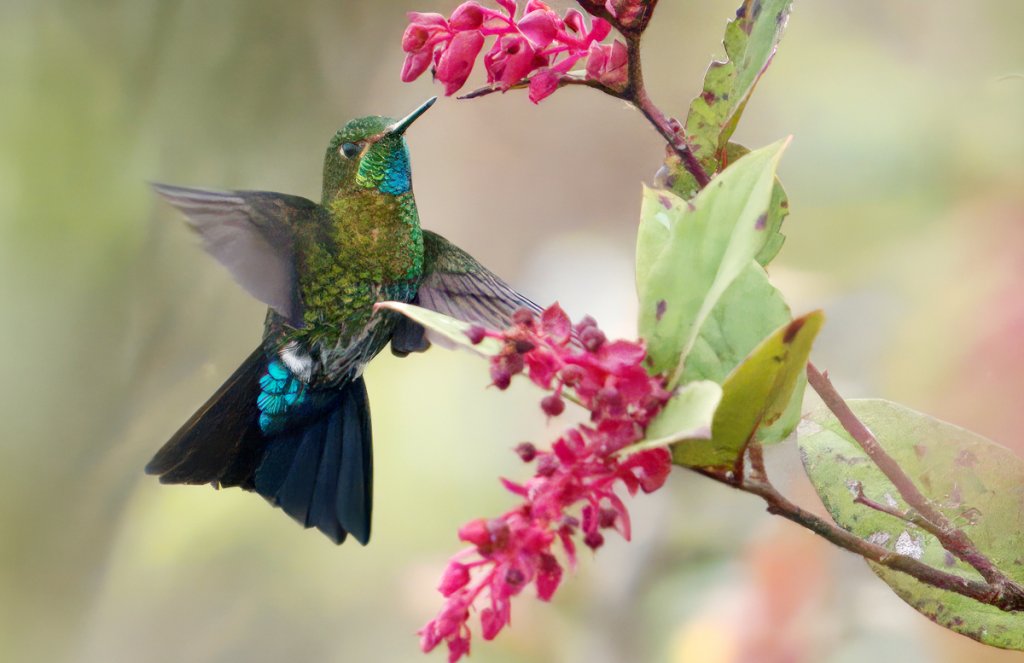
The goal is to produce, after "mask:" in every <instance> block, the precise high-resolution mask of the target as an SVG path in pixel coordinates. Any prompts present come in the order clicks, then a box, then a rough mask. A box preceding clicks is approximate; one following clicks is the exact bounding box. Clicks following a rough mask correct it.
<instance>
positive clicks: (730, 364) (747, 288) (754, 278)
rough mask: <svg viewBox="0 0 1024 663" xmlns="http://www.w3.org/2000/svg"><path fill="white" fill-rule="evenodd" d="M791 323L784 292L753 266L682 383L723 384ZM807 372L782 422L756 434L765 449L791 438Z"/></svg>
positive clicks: (710, 324)
mask: <svg viewBox="0 0 1024 663" xmlns="http://www.w3.org/2000/svg"><path fill="white" fill-rule="evenodd" d="M790 319H791V315H790V311H789V306H787V305H786V302H785V300H784V299H783V298H782V293H780V292H779V291H778V289H777V288H776V287H775V286H773V285H772V284H771V283H770V282H769V281H768V275H767V274H766V273H765V271H764V268H762V267H761V266H760V265H759V264H757V263H756V262H753V261H751V263H750V264H749V265H748V266H747V269H745V270H744V271H743V272H742V273H741V274H740V275H739V276H738V277H736V280H735V281H733V283H732V285H730V286H729V289H728V290H726V291H725V294H724V295H722V298H721V299H720V300H719V302H718V304H717V305H716V306H715V308H714V309H713V310H712V311H711V315H709V316H708V319H707V321H706V322H705V323H704V326H703V327H701V330H700V336H699V337H698V338H697V342H696V343H694V346H693V351H692V352H690V356H689V358H688V359H687V360H686V367H685V369H684V371H683V379H682V382H683V383H686V382H689V381H691V380H702V379H707V380H714V381H715V382H718V383H721V382H723V381H724V380H725V378H726V376H728V375H729V373H731V372H732V370H733V369H734V368H736V366H738V365H739V363H740V362H741V361H743V360H744V359H745V358H746V357H747V355H749V354H750V353H751V351H753V349H754V348H755V347H757V345H758V343H760V342H761V341H762V340H764V339H765V338H767V337H768V335H769V334H771V333H772V332H773V331H775V330H776V329H778V328H779V327H780V326H782V325H784V324H786V323H788V322H789V321H790ZM806 383H807V378H806V377H805V375H804V374H803V373H801V374H800V377H799V378H798V379H797V385H796V388H795V389H794V390H793V396H792V398H791V401H790V405H789V407H788V408H787V410H786V411H785V413H784V414H783V415H782V417H781V418H780V419H779V420H778V421H776V422H775V423H774V424H772V425H770V426H761V427H760V428H758V430H757V439H758V441H759V442H761V443H762V444H772V443H774V442H779V441H781V440H784V439H786V438H787V437H788V436H789V434H790V433H792V432H793V429H794V428H796V426H797V424H798V423H799V422H800V410H801V406H802V405H803V398H804V386H805V385H806Z"/></svg>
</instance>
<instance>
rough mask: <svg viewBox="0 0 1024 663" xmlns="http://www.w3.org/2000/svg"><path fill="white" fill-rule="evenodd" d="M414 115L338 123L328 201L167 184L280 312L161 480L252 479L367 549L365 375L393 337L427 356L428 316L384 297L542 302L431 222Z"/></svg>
mask: <svg viewBox="0 0 1024 663" xmlns="http://www.w3.org/2000/svg"><path fill="white" fill-rule="evenodd" d="M436 99H437V98H436V97H433V98H431V99H429V100H427V101H426V102H425V103H423V104H422V105H420V106H419V107H418V108H417V109H416V110H414V111H412V112H411V113H410V114H409V115H407V116H406V117H404V118H402V119H394V118H390V117H381V116H370V117H361V118H357V119H354V120H351V121H350V122H348V123H347V124H345V125H344V126H343V127H342V128H341V129H340V130H338V131H337V133H335V135H334V137H333V138H332V139H331V141H330V143H328V145H327V152H326V154H325V156H324V169H323V190H322V194H321V199H320V202H319V203H315V202H313V201H311V200H307V199H306V198H302V197H299V196H292V195H287V194H282V193H270V192H265V191H211V190H205V189H192V188H184V187H178V186H170V185H166V184H153V185H152V186H153V188H154V189H155V190H156V192H157V193H158V194H160V196H162V197H163V198H164V199H166V200H167V202H169V203H170V204H171V205H173V206H174V207H176V208H177V209H178V210H180V211H181V212H182V213H183V214H184V216H185V219H186V221H187V222H188V225H189V226H190V227H191V229H192V230H193V231H195V232H196V233H197V234H198V235H199V237H200V239H201V242H202V245H203V248H204V249H205V250H206V251H207V252H208V253H209V254H210V255H212V256H213V257H214V258H215V259H216V260H217V261H218V262H220V263H221V264H222V265H223V266H224V267H226V268H227V270H228V271H229V272H230V274H231V275H232V276H233V277H234V279H235V280H236V281H238V283H239V284H240V285H241V286H242V287H243V288H244V289H245V290H246V291H248V292H249V294H251V295H252V296H254V297H255V298H256V299H258V300H260V301H261V302H263V303H265V304H266V305H267V306H268V310H267V315H266V320H265V322H264V328H263V338H262V341H261V342H260V344H259V346H258V347H257V348H256V349H255V350H253V351H252V353H251V354H250V355H249V356H248V358H247V359H246V360H245V361H244V362H242V365H241V366H239V367H238V369H237V370H236V371H235V372H234V373H233V374H232V375H231V377H229V378H228V379H227V381H226V382H225V383H224V384H223V385H222V386H221V387H220V388H219V389H218V390H217V391H216V393H214V394H213V396H211V397H210V398H209V400H207V401H206V403H205V404H204V405H203V406H202V407H200V408H199V409H198V410H197V411H196V412H195V414H193V415H192V417H191V418H190V419H189V420H188V421H187V422H185V424H184V425H183V426H182V427H181V428H180V429H179V430H178V431H177V432H176V433H175V434H174V435H173V436H172V437H171V439H170V440H169V441H168V442H167V443H166V444H164V446H163V447H162V448H161V449H160V450H159V451H158V452H157V453H156V455H155V456H153V459H152V460H151V461H150V462H149V464H148V465H146V472H147V473H148V474H155V475H158V476H159V477H160V481H161V483H169V484H175V483H179V484H213V485H214V486H215V487H218V488H219V487H230V486H237V487H240V488H242V489H243V490H247V491H253V492H256V493H258V494H259V495H262V496H263V497H264V498H265V499H266V500H267V501H269V502H270V503H271V504H272V505H274V506H277V507H280V508H281V509H282V510H283V511H284V512H286V513H287V514H288V515H289V516H291V517H292V518H294V519H295V520H296V521H298V522H299V523H300V524H301V525H303V526H304V527H307V528H309V527H315V528H317V529H318V530H320V531H321V532H323V533H324V534H325V535H327V537H329V538H330V539H331V540H332V541H334V542H335V543H338V544H340V543H342V542H343V541H345V539H346V538H347V537H348V535H352V537H353V538H354V539H356V540H357V541H359V542H360V543H361V544H363V545H366V543H367V542H368V541H369V538H370V515H371V511H372V505H373V450H372V435H371V427H370V409H369V401H368V399H367V392H366V385H365V382H364V379H363V369H364V368H365V367H366V365H367V363H368V362H369V361H370V360H371V359H373V358H374V357H375V356H376V355H377V354H378V353H379V352H380V351H381V350H383V348H384V347H385V346H386V345H387V344H388V343H389V342H390V343H391V350H392V352H393V353H394V354H396V355H398V356H406V355H408V354H410V353H412V352H423V351H425V350H426V349H427V348H428V347H429V346H430V342H429V340H428V338H427V336H426V333H425V330H424V328H423V327H421V326H420V325H418V324H416V323H415V322H412V321H411V320H409V319H407V318H405V317H403V316H401V315H400V314H398V313H396V312H394V311H389V310H383V309H381V310H378V309H375V308H374V305H375V304H377V303H378V302H382V301H388V300H391V301H399V302H406V303H412V304H417V305H419V306H422V307H425V308H429V309H431V310H434V311H438V312H440V313H444V314H446V315H449V316H451V317H454V318H458V319H460V320H463V321H465V322H469V323H474V324H479V325H483V326H488V327H492V328H505V327H507V326H509V325H510V324H511V320H512V316H513V314H514V313H515V312H516V311H517V310H519V309H521V308H523V307H525V308H528V309H530V310H532V311H534V312H539V310H540V309H539V308H538V307H537V305H536V304H534V303H533V302H532V301H530V300H529V299H528V298H526V297H524V296H523V295H521V294H519V293H518V292H516V291H515V290H514V289H513V288H512V287H511V286H509V285H508V284H507V283H505V282H504V281H502V280H501V279H500V278H498V277H497V276H496V275H494V274H493V273H492V272H491V271H489V270H488V269H486V268H485V267H483V266H482V265H481V264H480V263H479V262H477V261H476V260H475V259H474V258H473V257H472V256H470V255H469V254H468V253H466V252H465V251H463V250H462V249H460V248H458V247H457V246H455V245H454V244H452V243H450V242H448V241H447V240H446V239H444V238H443V237H441V236H440V235H438V234H436V233H433V232H430V231H429V230H423V229H422V228H421V227H420V219H419V214H418V213H417V211H416V200H415V198H414V197H413V191H412V176H411V170H410V161H409V150H408V147H407V144H406V141H405V136H404V134H405V131H406V129H408V128H409V126H410V125H411V124H412V123H413V122H414V121H415V120H416V119H417V118H419V117H420V116H421V115H422V114H423V113H424V112H426V111H427V109H429V108H430V107H431V106H432V105H433V104H434V102H435V101H436Z"/></svg>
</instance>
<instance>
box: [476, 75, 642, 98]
mask: <svg viewBox="0 0 1024 663" xmlns="http://www.w3.org/2000/svg"><path fill="white" fill-rule="evenodd" d="M570 85H582V86H583V87H590V88H594V89H595V90H600V91H601V92H604V93H605V94H608V95H611V96H613V97H618V98H620V99H622V98H623V97H622V92H620V91H617V90H614V89H613V88H610V87H608V86H607V85H605V84H604V83H602V82H601V81H595V80H590V79H586V78H580V77H579V76H573V75H569V74H567V75H565V76H562V77H561V78H560V79H558V87H568V86H570ZM528 87H530V79H529V78H524V79H523V80H521V81H519V82H518V83H513V84H512V85H511V86H509V87H508V88H507V89H505V88H502V87H501V85H499V84H497V83H491V84H489V85H484V86H482V87H478V88H476V89H475V90H471V91H469V92H467V93H466V94H463V95H459V96H458V97H456V99H459V100H460V101H461V100H463V99H476V98H478V97H486V96H487V95H489V94H494V93H495V92H502V93H504V92H508V90H524V89H526V88H528Z"/></svg>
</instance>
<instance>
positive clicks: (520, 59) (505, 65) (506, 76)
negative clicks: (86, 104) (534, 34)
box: [484, 34, 536, 90]
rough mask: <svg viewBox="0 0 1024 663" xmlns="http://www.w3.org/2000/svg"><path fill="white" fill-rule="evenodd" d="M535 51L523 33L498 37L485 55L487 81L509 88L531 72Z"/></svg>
mask: <svg viewBox="0 0 1024 663" xmlns="http://www.w3.org/2000/svg"><path fill="white" fill-rule="evenodd" d="M535 53H536V51H534V49H533V46H531V45H530V42H529V40H528V39H526V37H524V36H523V35H521V34H506V35H502V36H501V37H498V40H497V41H496V42H494V46H493V47H492V48H491V50H490V51H488V53H487V55H485V56H484V67H485V68H486V69H487V81H488V82H489V83H498V84H499V85H500V86H501V87H502V89H505V90H507V89H509V88H510V87H512V86H513V85H515V84H516V83H518V82H519V81H521V80H522V79H523V78H525V77H526V75H527V74H528V73H530V70H531V69H532V65H533V57H534V55H535Z"/></svg>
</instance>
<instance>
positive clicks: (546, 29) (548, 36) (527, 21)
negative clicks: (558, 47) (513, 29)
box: [519, 7, 562, 48]
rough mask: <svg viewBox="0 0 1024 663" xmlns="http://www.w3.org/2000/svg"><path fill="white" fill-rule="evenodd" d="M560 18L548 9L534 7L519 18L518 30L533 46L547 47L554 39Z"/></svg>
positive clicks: (560, 21)
mask: <svg viewBox="0 0 1024 663" xmlns="http://www.w3.org/2000/svg"><path fill="white" fill-rule="evenodd" d="M561 23H562V20H561V19H560V18H558V14H556V13H555V12H553V11H551V10H550V9H547V8H546V7H545V8H538V9H534V10H533V11H531V12H530V13H528V14H527V15H526V16H524V17H522V18H521V19H519V32H521V33H522V35H523V36H524V37H526V38H527V39H529V40H530V43H531V44H532V45H533V47H534V48H547V46H548V44H550V43H551V42H552V41H554V40H555V36H556V35H557V34H558V28H559V26H560V25H561Z"/></svg>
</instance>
